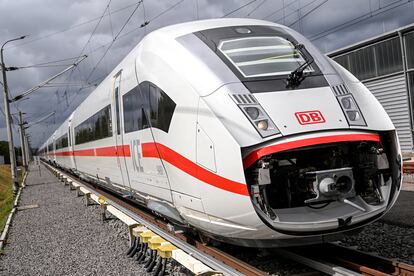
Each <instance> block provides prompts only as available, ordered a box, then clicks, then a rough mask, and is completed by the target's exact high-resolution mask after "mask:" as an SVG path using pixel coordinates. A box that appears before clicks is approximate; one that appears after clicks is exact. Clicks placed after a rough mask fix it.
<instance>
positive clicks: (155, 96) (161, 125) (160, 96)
mask: <svg viewBox="0 0 414 276" xmlns="http://www.w3.org/2000/svg"><path fill="white" fill-rule="evenodd" d="M149 88H150V89H149V92H150V93H149V105H150V106H149V107H150V110H149V114H150V120H151V126H152V127H155V128H158V129H161V130H163V131H165V132H168V129H169V128H170V123H171V119H172V116H173V114H174V110H175V106H176V104H175V102H174V101H173V100H171V98H170V97H169V96H168V95H167V94H166V93H165V92H164V91H162V90H161V89H160V88H159V87H157V86H155V85H154V84H152V83H151V84H150V86H149Z"/></svg>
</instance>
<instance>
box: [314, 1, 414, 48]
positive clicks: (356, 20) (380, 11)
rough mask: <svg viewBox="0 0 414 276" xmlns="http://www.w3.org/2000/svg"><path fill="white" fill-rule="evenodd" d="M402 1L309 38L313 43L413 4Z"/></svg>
mask: <svg viewBox="0 0 414 276" xmlns="http://www.w3.org/2000/svg"><path fill="white" fill-rule="evenodd" d="M401 1H403V0H397V1H394V2H392V3H389V4H387V5H385V6H383V7H379V8H378V9H377V10H374V11H372V10H370V11H369V12H368V13H364V14H363V15H361V16H358V17H356V18H354V19H351V20H348V21H346V22H344V23H342V24H340V25H336V26H334V27H332V28H329V29H327V30H324V31H322V32H319V33H317V34H314V35H312V36H310V37H308V38H309V40H311V41H315V40H317V39H320V38H322V37H325V36H327V35H329V34H331V33H333V32H337V31H339V30H342V29H345V28H348V27H351V26H353V25H355V24H358V23H360V22H362V21H364V20H367V19H369V18H372V17H374V16H377V15H379V14H382V13H384V12H387V11H390V10H393V9H395V8H398V7H401V6H403V5H406V4H408V3H410V2H412V1H413V0H405V1H404V2H403V3H401Z"/></svg>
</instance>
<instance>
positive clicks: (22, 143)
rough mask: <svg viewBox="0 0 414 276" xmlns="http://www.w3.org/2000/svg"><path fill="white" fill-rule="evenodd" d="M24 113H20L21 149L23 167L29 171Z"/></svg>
mask: <svg viewBox="0 0 414 276" xmlns="http://www.w3.org/2000/svg"><path fill="white" fill-rule="evenodd" d="M22 114H23V113H22V112H21V111H19V127H20V147H21V150H22V162H23V166H24V169H25V170H26V171H27V164H28V162H27V154H26V150H27V149H26V139H25V136H26V134H25V131H24V125H25V123H24V122H23V117H22Z"/></svg>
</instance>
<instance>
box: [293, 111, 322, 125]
mask: <svg viewBox="0 0 414 276" xmlns="http://www.w3.org/2000/svg"><path fill="white" fill-rule="evenodd" d="M295 116H296V119H298V121H299V124H301V125H310V124H321V123H325V118H324V117H323V115H322V113H321V112H320V111H319V110H312V111H302V112H296V113H295Z"/></svg>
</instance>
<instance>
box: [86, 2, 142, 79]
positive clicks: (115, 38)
mask: <svg viewBox="0 0 414 276" xmlns="http://www.w3.org/2000/svg"><path fill="white" fill-rule="evenodd" d="M142 2H143V0H141V1H139V2H138V3H137V5H136V7H135V9H134V10H133V11H132V13H131V14H130V15H129V17H128V19H127V20H126V21H125V23H124V25H122V27H121V29H120V30H119V31H118V33H117V34H116V36H115V37H114V38H113V39H112V41H111V43H110V44H109V46H108V48H107V49H106V51H105V52H104V54H103V55H102V56H101V58H100V59H99V60H98V62H97V63H96V64H95V66H94V67H93V68H92V70H91V72H90V73H89V75H88V76H87V77H86V81H88V80H89V79H90V77H91V76H92V75H93V73H94V72H95V70H96V69H97V68H98V66H99V64H100V63H101V62H102V60H103V59H104V58H105V56H106V54H107V53H108V52H109V50H110V49H111V47H112V45H113V44H114V43H115V41H116V40H117V38H118V36H119V35H120V34H121V32H122V31H123V30H124V28H125V26H126V25H127V24H128V22H129V21H130V20H131V18H132V16H133V15H134V14H135V12H136V11H137V10H138V8H139V6H140V5H141V3H142Z"/></svg>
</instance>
